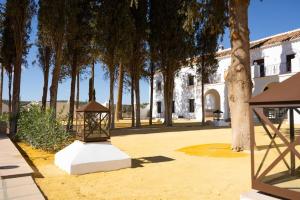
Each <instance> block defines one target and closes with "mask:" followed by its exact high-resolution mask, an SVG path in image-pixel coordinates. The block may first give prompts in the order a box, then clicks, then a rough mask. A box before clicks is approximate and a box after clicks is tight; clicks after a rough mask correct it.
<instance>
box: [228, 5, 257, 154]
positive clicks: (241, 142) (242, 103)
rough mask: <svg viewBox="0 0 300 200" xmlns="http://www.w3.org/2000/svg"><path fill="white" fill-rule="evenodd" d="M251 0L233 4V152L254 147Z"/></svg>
mask: <svg viewBox="0 0 300 200" xmlns="http://www.w3.org/2000/svg"><path fill="white" fill-rule="evenodd" d="M248 6H249V0H230V6H229V25H230V36H231V47H232V51H231V52H232V53H231V66H230V67H229V69H228V71H227V72H226V74H225V80H226V82H227V86H228V100H229V106H230V113H231V127H232V149H233V150H235V151H241V150H244V149H249V147H250V109H249V105H248V100H249V99H250V97H251V88H252V82H251V78H250V66H249V65H250V55H249V29H248Z"/></svg>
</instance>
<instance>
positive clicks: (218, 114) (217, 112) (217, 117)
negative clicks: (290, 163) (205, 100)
mask: <svg viewBox="0 0 300 200" xmlns="http://www.w3.org/2000/svg"><path fill="white" fill-rule="evenodd" d="M222 114H223V112H222V111H221V110H215V111H214V112H213V115H214V121H215V120H217V121H220V119H221V116H222Z"/></svg>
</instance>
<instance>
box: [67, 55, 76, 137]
mask: <svg viewBox="0 0 300 200" xmlns="http://www.w3.org/2000/svg"><path fill="white" fill-rule="evenodd" d="M76 72H77V54H76V52H75V53H74V55H73V63H72V72H71V90H70V105H69V106H70V107H69V119H68V124H67V131H71V130H72V129H73V119H74V100H75V83H76Z"/></svg>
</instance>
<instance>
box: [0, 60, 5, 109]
mask: <svg viewBox="0 0 300 200" xmlns="http://www.w3.org/2000/svg"><path fill="white" fill-rule="evenodd" d="M3 75H4V67H3V65H2V64H1V77H0V79H1V80H0V114H2V95H3Z"/></svg>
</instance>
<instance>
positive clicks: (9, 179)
mask: <svg viewBox="0 0 300 200" xmlns="http://www.w3.org/2000/svg"><path fill="white" fill-rule="evenodd" d="M0 147H1V149H0V200H21V199H24V200H25V199H30V200H43V199H44V197H43V195H42V193H41V191H40V190H39V188H38V187H37V185H36V184H35V182H34V181H33V179H32V174H33V170H32V168H31V167H30V166H29V165H28V164H27V162H26V161H25V159H24V158H23V157H22V155H21V153H20V152H19V151H18V149H17V148H16V147H15V145H14V144H13V143H12V142H11V140H10V139H9V138H8V137H7V136H5V135H4V134H0Z"/></svg>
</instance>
